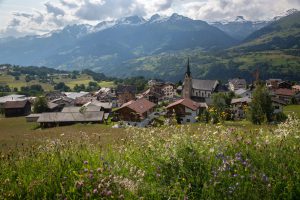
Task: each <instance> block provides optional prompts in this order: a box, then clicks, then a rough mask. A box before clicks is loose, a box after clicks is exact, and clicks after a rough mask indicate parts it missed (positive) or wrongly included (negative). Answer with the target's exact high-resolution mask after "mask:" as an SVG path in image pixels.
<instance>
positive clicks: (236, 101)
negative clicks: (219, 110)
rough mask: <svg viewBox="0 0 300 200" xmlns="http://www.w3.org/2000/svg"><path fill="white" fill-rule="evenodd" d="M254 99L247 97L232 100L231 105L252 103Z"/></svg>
mask: <svg viewBox="0 0 300 200" xmlns="http://www.w3.org/2000/svg"><path fill="white" fill-rule="evenodd" d="M251 101H252V99H251V98H249V97H248V96H247V97H243V98H238V99H232V100H231V104H236V103H251Z"/></svg>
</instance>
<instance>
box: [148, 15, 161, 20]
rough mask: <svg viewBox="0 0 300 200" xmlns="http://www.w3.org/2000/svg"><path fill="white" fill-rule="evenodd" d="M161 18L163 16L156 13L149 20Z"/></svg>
mask: <svg viewBox="0 0 300 200" xmlns="http://www.w3.org/2000/svg"><path fill="white" fill-rule="evenodd" d="M160 18H161V16H160V15H159V14H155V15H153V16H152V17H151V18H150V20H149V21H155V20H158V19H160Z"/></svg>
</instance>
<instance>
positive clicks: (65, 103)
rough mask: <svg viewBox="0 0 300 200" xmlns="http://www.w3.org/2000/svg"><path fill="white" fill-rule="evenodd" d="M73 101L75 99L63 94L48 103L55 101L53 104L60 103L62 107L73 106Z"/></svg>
mask: <svg viewBox="0 0 300 200" xmlns="http://www.w3.org/2000/svg"><path fill="white" fill-rule="evenodd" d="M74 101H75V100H74V99H71V98H69V97H66V96H63V97H60V98H58V99H54V100H52V101H50V103H55V104H58V105H61V106H63V107H68V106H74Z"/></svg>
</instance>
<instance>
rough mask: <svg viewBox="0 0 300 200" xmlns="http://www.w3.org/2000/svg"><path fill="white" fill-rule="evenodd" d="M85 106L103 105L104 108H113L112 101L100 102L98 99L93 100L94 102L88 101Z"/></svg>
mask: <svg viewBox="0 0 300 200" xmlns="http://www.w3.org/2000/svg"><path fill="white" fill-rule="evenodd" d="M84 106H86V107H91V106H97V107H102V108H104V109H112V103H111V102H100V101H97V100H93V101H92V102H89V103H86V104H85V105H84Z"/></svg>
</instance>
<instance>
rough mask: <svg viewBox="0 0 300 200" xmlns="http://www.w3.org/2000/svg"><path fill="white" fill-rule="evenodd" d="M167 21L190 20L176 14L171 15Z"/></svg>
mask: <svg viewBox="0 0 300 200" xmlns="http://www.w3.org/2000/svg"><path fill="white" fill-rule="evenodd" d="M169 20H172V21H177V20H190V18H188V17H185V16H183V15H179V14H177V13H173V14H172V15H171V17H170V18H169Z"/></svg>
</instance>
